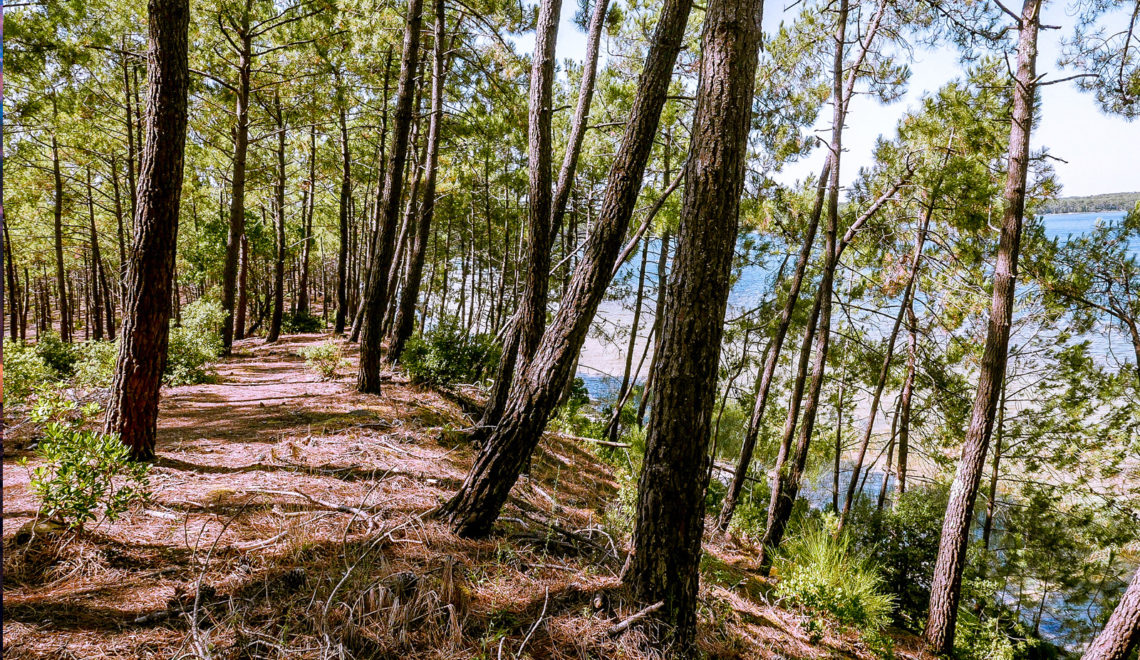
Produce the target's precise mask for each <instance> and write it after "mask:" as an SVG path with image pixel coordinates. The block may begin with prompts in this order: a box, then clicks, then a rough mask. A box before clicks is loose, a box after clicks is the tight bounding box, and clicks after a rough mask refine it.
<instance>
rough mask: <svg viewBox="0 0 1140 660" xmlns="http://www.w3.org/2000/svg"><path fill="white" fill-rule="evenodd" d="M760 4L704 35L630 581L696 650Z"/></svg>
mask: <svg viewBox="0 0 1140 660" xmlns="http://www.w3.org/2000/svg"><path fill="white" fill-rule="evenodd" d="M763 9H764V2H763V0H711V2H709V5H708V10H707V13H706V18H705V26H704V34H703V36H702V39H701V41H702V50H701V65H700V83H699V85H698V90H697V108H696V112H695V114H694V117H693V129H692V142H691V146H690V157H689V160H688V163H687V164H686V172H685V181H686V185H685V199H684V202H683V205H682V210H681V225H680V233H679V235H678V240H677V254H676V258H675V260H674V268H673V272H672V274H671V275H670V278H669V289H668V294H667V297H666V303H665V316H664V319H663V321H662V322H663V324H664V326H663V330H662V333H661V337H662V339H661V341H662V343H661V355H660V359H659V360H658V362H657V365H656V372H657V374H656V378H655V379H654V380H655V381H656V383H657V385H656V387H654V388H653V404H652V406H653V416H652V417H651V418H650V420H649V429H648V432H647V435H646V440H645V458H644V463H643V467H642V471H641V477H640V479H639V480H638V499H637V516H636V522H635V524H634V530H633V545H634V551H633V557H632V560H631V564H630V569H629V572H628V573H627V574H626V577H625V580H626V582H627V583H628V584H629V585H630V586H631V587H632V589H633V592H634V593H635V594H636V595H637V597H638V598H639V599H640V600H641V601H643V602H646V603H654V602H657V601H664V603H665V605H664V607H663V608H662V609H661V611H660V614H659V615H658V616H659V617H660V618H661V619H663V620H664V621H665V622H666V623H667V624H668V625H669V626H671V638H672V639H671V640H670V641H671V648H670V651H671V653H672V655H673V656H674V657H691V656H692V655H693V654H694V653H695V651H696V648H695V637H696V623H697V616H696V604H697V591H698V579H699V577H698V576H699V571H698V567H699V564H700V556H701V536H702V534H703V531H704V517H705V511H704V499H705V490H706V488H707V487H708V482H709V470H708V463H707V461H708V460H709V458H708V445H709V435H710V430H711V419H712V411H713V402H714V399H715V395H716V380H717V371H718V366H719V356H720V344H721V339H722V337H723V334H724V312H725V308H726V306H727V304H728V292H729V285H730V275H731V270H732V258H733V255H734V253H735V250H736V234H737V228H738V224H737V212H738V209H739V206H740V194H741V190H742V188H743V185H744V171H745V160H746V157H747V153H748V132H749V127H750V124H751V118H752V93H753V87H754V84H755V79H756V65H757V60H758V56H759V46H760V36H761V17H762V15H763Z"/></svg>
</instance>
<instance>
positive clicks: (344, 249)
mask: <svg viewBox="0 0 1140 660" xmlns="http://www.w3.org/2000/svg"><path fill="white" fill-rule="evenodd" d="M337 88H338V91H339V90H340V85H339V84H338V86H337ZM341 96H342V97H343V91H342V92H341ZM337 110H338V113H339V114H338V118H339V119H340V163H341V176H340V203H339V207H338V208H339V215H338V216H337V217H338V225H337V226H338V228H339V231H338V236H339V237H340V243H339V249H338V250H337V257H336V318H335V319H334V320H333V334H335V335H342V334H344V323H345V318H346V316H347V314H348V281H347V278H348V203H349V199H350V198H351V197H352V151H351V149H350V148H349V146H348V117H347V114H346V110H345V108H344V99H343V98H342V99H341V103H340V104H339V107H338V108H337Z"/></svg>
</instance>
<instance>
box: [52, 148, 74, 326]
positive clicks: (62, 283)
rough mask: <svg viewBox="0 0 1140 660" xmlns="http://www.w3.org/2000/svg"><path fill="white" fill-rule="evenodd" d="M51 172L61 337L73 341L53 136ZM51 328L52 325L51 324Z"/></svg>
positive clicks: (60, 179) (59, 176) (60, 188)
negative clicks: (53, 193) (53, 185)
mask: <svg viewBox="0 0 1140 660" xmlns="http://www.w3.org/2000/svg"><path fill="white" fill-rule="evenodd" d="M51 171H52V177H53V178H54V180H55V199H54V206H53V209H54V212H53V214H52V215H53V217H54V219H55V224H54V226H55V281H56V285H57V286H58V288H59V319H60V320H59V336H60V338H61V339H63V340H64V341H68V342H69V341H71V307H70V306H69V305H68V302H67V273H66V271H65V270H64V267H63V175H62V174H61V173H60V171H59V142H57V141H56V137H55V134H54V133H53V134H52V136H51ZM48 326H49V327H50V326H51V324H50V323H49V324H48Z"/></svg>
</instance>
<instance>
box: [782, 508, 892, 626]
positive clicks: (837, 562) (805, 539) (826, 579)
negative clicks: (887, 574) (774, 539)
mask: <svg viewBox="0 0 1140 660" xmlns="http://www.w3.org/2000/svg"><path fill="white" fill-rule="evenodd" d="M833 520H834V518H830V519H823V520H821V519H818V518H813V519H808V520H806V521H805V523H804V525H803V526H802V527H801V528H800V530H799V532H798V533H796V534H794V535H792V536H791V537H790V538H789V539H788V540H787V541H785V542H784V544H783V547H782V549H781V552H780V554H779V555H778V557H777V558H776V562H775V567H776V569H777V571H778V573H779V575H780V582H779V584H777V585H776V593H777V594H778V595H779V596H781V597H783V598H786V599H788V600H790V601H792V602H794V603H796V604H797V605H799V606H801V607H804V608H805V609H808V610H810V611H813V612H817V613H821V614H827V615H830V616H831V617H833V618H834V619H835V620H836V621H838V622H839V623H840V624H841V625H845V626H851V627H853V628H857V629H859V630H864V631H876V630H879V629H881V628H883V627H884V626H886V625H887V623H888V622H889V621H890V616H891V612H892V610H893V609H894V596H893V595H891V594H890V593H888V592H887V590H886V585H885V584H884V581H883V578H882V577H881V576H880V575H879V571H878V569H877V567H876V566H875V565H874V564H873V563H872V562H871V560H870V559H869V558H868V557H866V556H865V555H861V554H859V553H857V552H855V550H854V549H853V548H852V547H851V541H850V538H849V537H848V536H846V535H845V534H840V535H838V536H837V535H835V533H834V528H835V525H834V522H833Z"/></svg>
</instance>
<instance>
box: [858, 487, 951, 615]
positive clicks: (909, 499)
mask: <svg viewBox="0 0 1140 660" xmlns="http://www.w3.org/2000/svg"><path fill="white" fill-rule="evenodd" d="M948 496H949V489H948V488H947V487H946V486H945V485H943V484H919V485H916V486H914V487H911V488H910V489H909V490H907V492H906V493H903V494H902V495H901V496H898V501H897V502H896V503H895V505H894V507H893V508H884V509H882V510H879V509H878V508H877V507H875V506H874V505H873V504H872V503H871V502H870V500H868V499H860V500H857V501H856V504H855V506H853V507H852V509H851V515H850V518H849V519H848V524H847V525H846V527H845V529H846V531H847V532H848V533H849V534H850V537H851V540H852V543H853V545H854V547H855V549H856V551H858V552H862V553H865V554H867V555H869V556H870V557H871V558H872V559H874V561H875V563H876V564H877V565H878V566H879V567H880V568H881V570H882V572H883V579H884V580H885V581H886V585H887V588H888V589H889V590H890V592H891V593H893V594H895V595H896V597H897V599H898V600H897V605H898V609H897V610H896V612H895V615H896V618H897V620H898V622H899V623H900V624H902V625H904V626H906V627H908V628H911V629H918V628H920V627H921V626H920V623H921V620H922V619H923V617H925V616H926V613H927V610H928V609H929V604H930V578H931V576H932V575H934V564H935V562H936V560H937V558H938V546H939V543H940V541H941V538H942V518H943V515H944V514H945V512H946V501H947V498H948Z"/></svg>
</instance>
